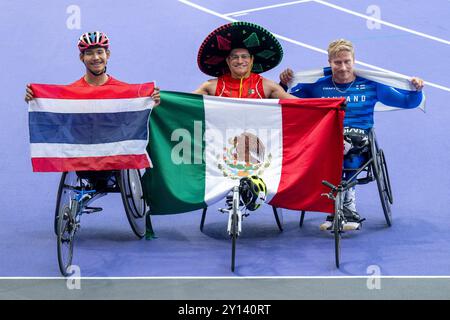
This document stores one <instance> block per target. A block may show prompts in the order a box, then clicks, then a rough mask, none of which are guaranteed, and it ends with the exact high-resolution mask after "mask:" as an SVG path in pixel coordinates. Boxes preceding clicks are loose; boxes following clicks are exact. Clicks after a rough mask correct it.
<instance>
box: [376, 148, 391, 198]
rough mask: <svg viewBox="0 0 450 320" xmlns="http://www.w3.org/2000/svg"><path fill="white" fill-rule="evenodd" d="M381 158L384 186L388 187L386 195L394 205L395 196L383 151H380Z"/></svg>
mask: <svg viewBox="0 0 450 320" xmlns="http://www.w3.org/2000/svg"><path fill="white" fill-rule="evenodd" d="M379 156H380V167H381V171H382V174H383V180H384V185H385V187H386V194H387V196H388V198H389V202H390V203H391V204H394V196H393V195H392V188H391V180H390V179H389V171H388V168H387V164H386V158H385V156H384V152H383V150H380V152H379Z"/></svg>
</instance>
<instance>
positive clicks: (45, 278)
mask: <svg viewBox="0 0 450 320" xmlns="http://www.w3.org/2000/svg"><path fill="white" fill-rule="evenodd" d="M374 278H377V279H378V278H379V279H449V280H450V276H383V275H366V276H274V277H269V276H217V277H213V276H209V277H201V276H180V277H169V276H161V277H157V276H154V277H150V276H149V277H145V276H143V277H83V276H79V277H75V276H73V277H63V276H59V277H0V280H74V279H79V280H171V279H176V280H243V279H255V280H256V279H374Z"/></svg>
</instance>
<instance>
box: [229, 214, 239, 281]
mask: <svg viewBox="0 0 450 320" xmlns="http://www.w3.org/2000/svg"><path fill="white" fill-rule="evenodd" d="M237 234H238V215H237V213H233V214H232V215H231V234H230V236H231V272H234V266H235V261H236V239H237V237H238V236H237Z"/></svg>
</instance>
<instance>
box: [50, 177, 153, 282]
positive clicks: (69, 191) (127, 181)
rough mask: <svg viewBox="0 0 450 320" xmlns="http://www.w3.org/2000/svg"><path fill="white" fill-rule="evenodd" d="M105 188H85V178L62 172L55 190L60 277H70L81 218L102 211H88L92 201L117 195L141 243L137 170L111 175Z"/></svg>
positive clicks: (143, 206)
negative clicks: (109, 195)
mask: <svg viewBox="0 0 450 320" xmlns="http://www.w3.org/2000/svg"><path fill="white" fill-rule="evenodd" d="M111 173H112V174H111V176H110V178H109V180H108V184H107V186H106V187H105V188H104V189H101V190H92V189H89V188H87V187H88V185H89V184H88V182H87V180H88V179H87V178H83V177H80V176H78V174H77V173H76V172H73V171H71V172H63V173H62V175H61V180H60V183H59V187H58V193H57V199H56V209H55V221H54V231H55V233H56V236H57V253H58V265H59V269H60V271H61V274H62V275H63V276H66V277H67V276H69V272H68V269H69V268H70V266H71V265H72V259H73V246H74V241H75V235H76V233H77V231H78V230H79V229H80V223H81V216H82V215H83V214H92V213H94V212H98V211H101V210H102V209H101V208H95V207H89V204H90V203H92V202H93V201H94V200H96V199H99V198H101V197H103V196H105V195H106V194H108V193H119V192H120V194H121V197H122V202H123V205H124V208H125V213H126V216H127V219H128V222H129V223H130V226H131V229H132V230H133V233H134V234H135V235H136V236H137V237H138V238H139V239H141V238H142V237H143V236H144V235H145V231H146V228H145V213H146V203H145V200H144V197H143V192H142V185H141V173H140V171H139V170H137V169H126V170H120V171H116V170H114V171H111Z"/></svg>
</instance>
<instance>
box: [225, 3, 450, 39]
mask: <svg viewBox="0 0 450 320" xmlns="http://www.w3.org/2000/svg"><path fill="white" fill-rule="evenodd" d="M305 2H315V3H317V4H321V5H324V6H327V7H330V8H332V9H335V10H339V11H342V12H345V13H347V14H351V15H354V16H356V17H360V18H363V19H365V20H369V21H374V22H377V23H380V24H383V25H385V26H388V27H391V28H394V29H398V30H401V31H404V32H408V33H412V34H414V35H416V36H420V37H423V38H427V39H430V40H433V41H437V42H441V43H444V44H447V45H450V41H448V40H445V39H442V38H438V37H435V36H432V35H429V34H426V33H423V32H420V31H416V30H413V29H409V28H406V27H402V26H400V25H398V24H394V23H391V22H388V21H384V20H381V19H377V18H374V17H371V16H368V15H365V14H362V13H359V12H356V11H353V10H350V9H347V8H344V7H341V6H338V5H335V4H332V3H329V2H326V1H323V0H299V1H291V2H285V3H280V4H275V5H271V6H265V7H260V8H254V9H247V10H241V11H236V12H231V13H225V14H224V15H225V16H227V17H228V16H234V15H244V14H247V13H249V12H255V11H262V10H268V9H272V8H278V7H285V6H291V5H295V4H300V3H305Z"/></svg>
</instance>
